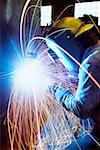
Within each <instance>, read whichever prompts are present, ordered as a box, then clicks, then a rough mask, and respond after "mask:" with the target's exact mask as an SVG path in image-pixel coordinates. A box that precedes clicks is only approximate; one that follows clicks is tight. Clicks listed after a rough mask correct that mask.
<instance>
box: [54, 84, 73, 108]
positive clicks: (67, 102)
mask: <svg viewBox="0 0 100 150" xmlns="http://www.w3.org/2000/svg"><path fill="white" fill-rule="evenodd" d="M52 92H53V94H54V97H55V99H56V101H57V102H58V103H60V104H61V105H62V106H64V107H66V109H67V110H71V109H72V103H74V100H73V99H74V95H73V93H72V91H71V90H69V89H65V88H63V87H62V86H61V85H56V86H55V87H54V88H53V89H52Z"/></svg>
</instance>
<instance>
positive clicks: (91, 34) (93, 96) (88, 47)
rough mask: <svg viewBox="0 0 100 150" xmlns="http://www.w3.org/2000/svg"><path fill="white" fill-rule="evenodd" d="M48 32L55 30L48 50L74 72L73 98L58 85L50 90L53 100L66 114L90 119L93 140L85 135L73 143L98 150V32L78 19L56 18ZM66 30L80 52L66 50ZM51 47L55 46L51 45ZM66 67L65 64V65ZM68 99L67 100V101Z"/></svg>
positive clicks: (99, 127)
mask: <svg viewBox="0 0 100 150" xmlns="http://www.w3.org/2000/svg"><path fill="white" fill-rule="evenodd" d="M52 31H56V32H55V33H54V34H51V36H49V37H48V36H47V45H48V46H49V48H50V49H52V51H53V52H54V53H55V54H56V55H57V56H58V57H59V59H61V62H62V63H63V65H64V66H65V67H66V68H67V69H68V71H69V72H73V73H74V72H77V73H78V79H79V81H78V87H77V91H76V95H73V93H72V92H71V91H70V90H69V89H65V88H63V87H62V86H59V85H58V86H56V87H55V88H54V89H53V91H54V96H55V99H56V100H57V101H58V102H59V103H60V104H61V105H63V106H64V107H65V108H66V109H67V110H68V111H71V112H73V113H74V114H75V115H76V116H78V117H79V118H82V119H86V118H88V117H91V118H92V119H93V121H94V129H93V131H92V132H91V135H92V137H93V138H94V139H95V140H96V141H97V142H98V144H97V143H95V141H94V140H93V139H92V138H91V137H90V136H89V135H88V134H86V135H85V136H84V137H83V138H81V139H78V140H77V142H78V144H79V146H80V148H81V149H85V150H86V149H88V150H89V149H99V148H100V144H99V143H100V32H99V30H98V28H97V27H95V25H94V24H92V23H90V24H85V23H84V22H83V21H81V20H80V19H76V18H74V17H65V18H63V19H60V20H59V21H58V22H57V23H56V24H55V26H54V27H53V29H52ZM68 31H70V32H71V33H72V34H74V38H75V40H77V42H78V44H79V46H80V49H79V48H78V49H76V47H74V46H73V47H74V48H73V49H69V47H68V46H67V42H66V41H67V38H69V39H70V40H71V37H70V36H69V37H68V36H66V35H67V34H66V32H68ZM55 43H56V44H58V45H59V46H61V47H62V48H64V49H65V50H66V51H67V52H68V53H70V54H71V55H72V56H73V57H74V58H75V60H77V61H78V62H79V63H80V64H81V65H82V66H83V67H84V68H85V70H86V71H87V72H88V73H90V75H91V76H92V77H93V79H94V80H95V81H96V82H94V81H93V80H92V79H91V78H90V77H89V75H88V74H87V73H86V72H85V71H84V69H83V68H82V67H81V66H80V67H79V65H77V63H75V61H74V60H72V59H71V58H70V57H69V56H68V55H66V54H65V53H64V52H63V51H62V50H61V49H60V48H59V47H57V46H56V45H55ZM54 45H55V46H54ZM68 64H69V65H68ZM68 97H71V98H70V99H68V100H67V98H68ZM70 149H74V150H76V149H78V147H77V145H76V144H75V142H73V143H72V144H71V145H70V146H69V147H68V150H70Z"/></svg>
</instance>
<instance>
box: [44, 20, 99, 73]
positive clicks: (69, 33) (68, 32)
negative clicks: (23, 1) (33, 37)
mask: <svg viewBox="0 0 100 150" xmlns="http://www.w3.org/2000/svg"><path fill="white" fill-rule="evenodd" d="M93 28H94V25H93V24H86V25H85V24H84V22H83V21H82V20H80V19H76V18H74V17H65V18H63V19H60V20H58V21H57V23H55V26H54V27H53V28H52V29H51V31H50V32H49V33H48V35H47V40H46V43H47V45H48V47H49V48H50V51H52V54H53V55H54V53H56V55H54V56H56V58H57V55H58V53H57V48H55V46H54V43H56V44H58V45H59V46H61V47H62V48H64V49H65V50H66V51H67V52H68V53H70V54H71V55H72V56H73V57H74V58H75V59H76V60H77V61H78V62H80V63H81V59H82V56H83V54H84V51H85V50H86V48H88V47H89V46H91V45H93V44H96V42H97V40H96V38H94V35H95V36H96V33H95V32H93V31H94V30H93ZM50 41H52V42H51V43H52V44H51V43H50ZM55 49H56V50H55ZM58 51H59V52H60V55H59V56H58V57H61V58H62V59H66V60H65V61H64V62H66V64H67V69H68V70H69V71H71V72H77V70H78V65H77V64H76V63H75V62H74V61H73V60H72V59H71V58H69V56H66V57H65V54H64V53H61V50H59V49H58ZM53 52H54V53H53ZM63 56H64V57H63ZM62 63H63V62H62ZM64 65H65V64H64Z"/></svg>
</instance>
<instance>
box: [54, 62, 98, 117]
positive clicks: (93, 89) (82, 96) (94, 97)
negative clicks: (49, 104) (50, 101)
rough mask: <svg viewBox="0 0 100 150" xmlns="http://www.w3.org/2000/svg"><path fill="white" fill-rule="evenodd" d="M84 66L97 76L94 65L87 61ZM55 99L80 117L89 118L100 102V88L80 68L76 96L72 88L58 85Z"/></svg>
mask: <svg viewBox="0 0 100 150" xmlns="http://www.w3.org/2000/svg"><path fill="white" fill-rule="evenodd" d="M84 68H85V69H86V70H88V71H89V72H90V73H91V75H93V76H95V70H94V67H93V66H92V67H91V65H90V64H88V63H86V64H85V65H84ZM55 99H57V101H59V102H60V103H61V104H62V105H64V106H65V107H66V108H67V109H68V110H70V111H72V112H74V114H76V115H77V116H78V117H81V118H87V117H89V116H90V115H91V114H92V112H93V111H94V109H95V108H96V106H97V105H98V104H99V103H100V89H98V87H97V86H96V85H95V84H94V82H93V81H92V80H91V79H90V78H89V76H88V75H87V74H86V73H85V72H84V71H83V70H82V69H80V73H79V84H78V89H77V93H76V95H75V96H74V95H73V93H72V92H71V91H70V90H66V89H64V88H63V87H58V88H57V89H56V92H55Z"/></svg>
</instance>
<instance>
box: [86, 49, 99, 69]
mask: <svg viewBox="0 0 100 150" xmlns="http://www.w3.org/2000/svg"><path fill="white" fill-rule="evenodd" d="M87 63H88V64H90V65H91V66H95V67H99V68H100V51H94V52H93V54H91V55H90V57H89V58H88V60H87Z"/></svg>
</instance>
